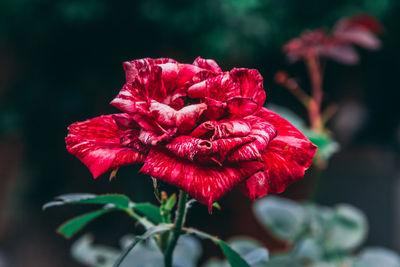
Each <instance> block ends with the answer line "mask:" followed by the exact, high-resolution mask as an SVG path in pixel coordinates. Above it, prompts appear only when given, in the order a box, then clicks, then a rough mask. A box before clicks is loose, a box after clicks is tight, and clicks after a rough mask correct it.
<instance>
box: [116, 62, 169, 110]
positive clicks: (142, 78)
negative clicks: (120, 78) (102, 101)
mask: <svg viewBox="0 0 400 267" xmlns="http://www.w3.org/2000/svg"><path fill="white" fill-rule="evenodd" d="M161 72H162V70H161V68H160V67H159V66H154V65H144V66H143V67H142V68H141V69H139V70H138V73H137V74H135V75H136V76H135V79H134V80H133V81H132V82H129V83H127V84H125V85H124V86H123V88H122V90H121V91H120V92H119V93H118V95H117V96H116V97H115V98H114V99H113V100H112V101H111V105H113V106H115V107H116V108H118V109H120V110H122V111H124V112H126V113H130V114H133V113H136V112H146V110H147V101H148V99H154V100H156V101H158V102H162V100H164V99H165V97H166V94H167V92H166V89H165V86H164V83H163V81H162V79H161ZM135 73H136V72H135Z"/></svg>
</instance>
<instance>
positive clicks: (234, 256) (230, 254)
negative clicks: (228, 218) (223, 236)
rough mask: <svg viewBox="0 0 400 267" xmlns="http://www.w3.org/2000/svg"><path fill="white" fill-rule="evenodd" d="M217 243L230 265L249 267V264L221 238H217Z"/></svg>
mask: <svg viewBox="0 0 400 267" xmlns="http://www.w3.org/2000/svg"><path fill="white" fill-rule="evenodd" d="M217 244H218V245H219V246H220V247H221V249H222V252H224V254H225V257H226V259H227V260H228V262H229V263H230V265H231V266H232V267H250V265H249V264H248V263H247V262H246V261H245V260H244V259H243V258H242V257H241V256H240V255H239V254H238V253H237V252H236V251H234V250H233V249H232V248H231V247H230V246H229V245H228V244H227V243H225V242H224V241H222V240H217Z"/></svg>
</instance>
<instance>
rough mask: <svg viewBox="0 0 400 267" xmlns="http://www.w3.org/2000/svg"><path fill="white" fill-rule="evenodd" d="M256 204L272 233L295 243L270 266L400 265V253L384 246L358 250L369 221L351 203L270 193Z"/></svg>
mask: <svg viewBox="0 0 400 267" xmlns="http://www.w3.org/2000/svg"><path fill="white" fill-rule="evenodd" d="M253 208H254V209H253V210H254V213H255V215H256V217H257V218H258V220H259V221H260V222H261V223H262V224H263V225H265V227H266V229H267V230H268V231H269V232H270V233H271V234H273V235H274V236H275V237H277V238H280V239H281V240H283V241H285V242H288V243H289V244H291V249H290V250H289V251H287V252H283V253H279V254H274V255H272V256H271V259H270V261H268V262H267V264H266V265H264V266H266V267H278V266H280V267H282V266H288V267H289V266H296V267H305V266H312V267H323V266H324V267H340V266H349V267H359V266H365V267H367V266H371V267H372V266H388V267H389V266H390V267H399V266H400V257H399V256H398V255H397V254H396V253H395V252H392V251H390V250H387V249H384V248H365V249H363V250H361V252H359V253H355V252H356V251H357V249H359V247H360V246H361V244H362V243H363V242H364V241H365V239H366V236H367V233H368V224H367V219H366V217H365V215H364V213H363V212H362V211H360V210H359V209H357V208H355V207H353V206H351V205H348V204H338V205H336V206H334V207H333V208H330V207H326V206H320V205H317V204H314V203H302V204H299V203H296V202H294V201H292V200H289V199H284V198H280V197H275V196H269V197H266V198H262V199H260V200H257V201H256V203H255V204H254V206H253ZM287 233H291V234H287Z"/></svg>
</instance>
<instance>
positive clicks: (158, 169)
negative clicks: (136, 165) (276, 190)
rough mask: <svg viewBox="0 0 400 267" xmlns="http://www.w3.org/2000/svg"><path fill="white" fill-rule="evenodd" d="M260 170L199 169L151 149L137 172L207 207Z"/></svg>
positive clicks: (254, 166)
mask: <svg viewBox="0 0 400 267" xmlns="http://www.w3.org/2000/svg"><path fill="white" fill-rule="evenodd" d="M261 169H262V164H261V163H259V162H242V163H238V164H235V165H232V166H224V167H219V166H202V165H198V164H196V163H193V162H190V161H188V160H184V159H180V158H177V157H174V156H172V155H171V154H170V153H168V152H167V151H165V150H163V149H161V148H159V149H158V148H152V149H151V150H150V153H149V155H148V156H147V157H146V160H145V163H144V165H143V168H142V169H141V170H140V171H141V172H142V173H144V174H148V175H150V176H152V177H155V178H157V179H160V180H162V181H164V182H166V183H170V184H172V185H175V186H177V187H179V188H181V189H183V190H184V191H185V192H187V193H189V194H190V195H191V196H193V197H194V198H195V199H196V200H198V201H199V202H201V203H203V204H206V205H209V206H211V205H212V203H213V202H215V201H216V200H218V199H219V198H220V197H222V195H224V194H225V193H226V192H228V191H229V190H231V189H232V187H233V186H235V185H236V184H238V183H239V182H240V181H243V180H244V179H246V178H247V177H250V176H251V175H253V174H254V173H255V172H257V171H259V170H261Z"/></svg>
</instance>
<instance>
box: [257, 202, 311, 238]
mask: <svg viewBox="0 0 400 267" xmlns="http://www.w3.org/2000/svg"><path fill="white" fill-rule="evenodd" d="M253 210H254V213H255V215H256V217H257V219H258V220H259V221H260V222H261V223H263V224H264V225H265V226H266V228H267V229H268V230H269V231H270V232H271V233H272V234H274V235H275V236H276V237H277V238H280V239H283V240H287V241H293V240H295V239H296V237H297V236H298V235H299V234H301V233H302V231H303V230H304V227H305V223H306V216H305V211H304V209H303V207H302V206H301V205H300V204H297V203H296V202H294V201H292V200H289V199H284V198H280V197H275V196H269V197H266V198H262V199H259V200H257V201H256V202H255V204H254V205H253Z"/></svg>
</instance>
